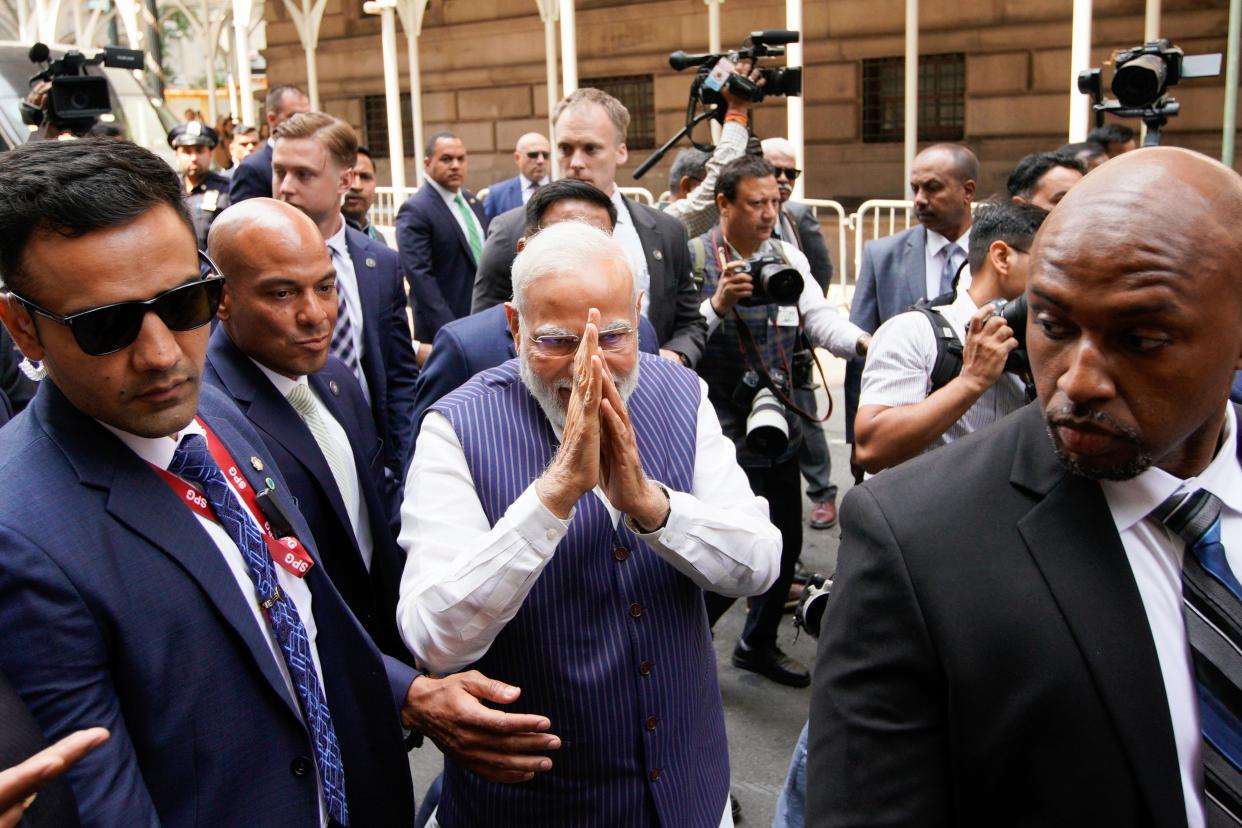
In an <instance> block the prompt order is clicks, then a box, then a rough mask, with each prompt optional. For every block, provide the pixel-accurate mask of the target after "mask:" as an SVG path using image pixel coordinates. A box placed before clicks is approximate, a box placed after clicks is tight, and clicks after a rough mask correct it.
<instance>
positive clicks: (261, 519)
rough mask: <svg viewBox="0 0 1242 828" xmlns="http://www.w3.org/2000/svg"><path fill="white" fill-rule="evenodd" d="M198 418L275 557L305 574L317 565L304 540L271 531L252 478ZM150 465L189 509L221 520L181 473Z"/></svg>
mask: <svg viewBox="0 0 1242 828" xmlns="http://www.w3.org/2000/svg"><path fill="white" fill-rule="evenodd" d="M195 422H197V423H198V424H199V426H201V427H202V429H203V433H204V435H205V436H206V439H207V448H208V449H209V450H210V451H211V456H212V458H213V459H214V460H215V461H216V465H217V466H219V467H220V469H221V471H223V472H224V476H225V477H227V478H228V479H229V480H230V481H231V482H232V484H233V489H234V491H236V492H237V493H238V494H239V495H240V496H241V499H242V502H243V503H245V504H246V509H247V510H249V512H250V514H251V515H253V516H254V519H255V520H256V521H257V522H258V524H259V526H261V527H262V529H263V540H264V542H266V543H267V549H268V552H270V553H271V556H272V560H273V561H275V562H276V563H277V564H279V565H280V566H281V567H282V568H283V569H284V570H285V571H287V572H288V573H289V574H290V575H293V576H294V577H295V578H301V577H303V576H304V575H306V573H307V572H309V571H310V569H311V567H312V566H314V565H315V561H314V559H313V558H311V556H310V555H309V554H308V553H307V551H306V548H305V547H304V546H302V544H301V542H300V541H298V539H297V538H295V537H293V536H292V535H289V536H288V537H283V538H277V537H275V536H274V535H273V534H272V526H271V524H270V523H269V522H268V520H267V517H266V516H265V515H264V514H263V510H262V509H261V508H259V502H258V500H257V499H256V498H255V494H254V487H253V486H251V485H250V481H249V480H247V479H246V477H245V475H243V474H242V473H241V471H240V470H239V469H238V467H237V463H236V462H234V460H233V456H232V455H230V454H229V450H228V449H226V448H225V447H224V444H223V443H221V442H220V438H218V437H216V435H215V433H213V432H212V430H211V429H210V428H208V427H207V424H206V423H204V422H203V421H202V420H201V419H199V418H197V417H196V418H195ZM151 468H153V469H155V471H156V473H157V474H159V476H160V477H161V478H162V479H163V480H164V482H165V483H167V484H168V485H169V487H170V488H171V489H172V490H173V492H174V493H175V494H176V495H177V497H179V498H181V501H182V502H183V503H185V505H186V506H188V507H189V509H190V511H192V512H194V514H196V515H199V516H200V517H204V518H206V519H207V520H210V521H213V522H215V523H219V522H220V518H219V517H217V516H216V512H215V510H214V509H212V508H211V504H210V503H208V502H207V498H206V497H205V496H204V495H203V493H202V492H200V491H199V490H198V489H196V488H194V487H193V486H191V485H190V484H189V483H187V482H185V481H184V480H182V479H181V478H180V477H177V476H176V475H173V474H171V473H169V472H168V471H167V470H166V469H161V468H159V467H158V466H155V465H152V466H151Z"/></svg>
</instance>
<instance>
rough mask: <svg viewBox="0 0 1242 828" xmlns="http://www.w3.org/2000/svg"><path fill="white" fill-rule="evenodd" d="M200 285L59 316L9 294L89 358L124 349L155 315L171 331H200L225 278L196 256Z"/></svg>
mask: <svg viewBox="0 0 1242 828" xmlns="http://www.w3.org/2000/svg"><path fill="white" fill-rule="evenodd" d="M198 255H199V260H200V275H201V276H202V277H203V278H202V280H201V281H198V282H191V283H190V284H188V285H181V286H180V287H175V288H173V289H172V290H166V291H164V292H163V293H161V294H159V295H158V296H155V297H153V298H151V299H146V300H143V301H134V302H118V303H116V304H115V305H104V306H103V307H99V308H91V309H90V310H84V311H81V312H79V313H74V314H70V315H69V316H61V315H60V314H57V313H52V312H51V311H50V310H48V309H47V308H42V307H39V306H38V305H36V304H35V303H34V302H31V301H30V300H29V299H25V298H23V297H21V296H18V295H17V294H16V293H13V292H12V291H9V295H11V296H12V297H13V298H14V299H16V300H17V301H18V302H21V303H22V304H23V305H25V306H26V308H27V309H28V310H29V311H30V312H31V313H36V314H38V315H39V316H43V317H46V318H48V319H50V320H52V321H53V322H56V323H57V324H60V325H64V326H65V327H66V328H68V329H69V330H71V331H72V332H73V338H74V340H76V341H77V343H78V347H79V348H81V349H82V352H83V353H85V354H87V355H88V356H106V355H108V354H114V353H116V352H117V351H119V350H121V349H123V348H127V347H129V346H130V345H132V344H133V342H134V340H136V339H137V338H138V334H139V333H140V332H141V331H142V322H143V320H144V319H145V318H146V316H147V314H148V313H154V314H155V315H156V316H158V317H159V318H160V321H162V322H163V323H164V324H165V325H166V326H167V327H168V329H169V330H170V331H192V330H194V329H195V328H201V327H202V326H203V325H206V324H207V323H208V322H210V321H211V320H212V317H214V316H215V315H216V309H217V308H218V307H219V306H220V293H221V291H222V290H223V289H224V278H223V277H222V276H220V272H219V270H218V269H217V268H216V266H215V264H213V263H212V261H211V259H208V258H207V255H206V254H205V253H202V252H201V251H200V252H199V254H198Z"/></svg>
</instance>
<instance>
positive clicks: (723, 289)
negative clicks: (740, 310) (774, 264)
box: [711, 254, 755, 317]
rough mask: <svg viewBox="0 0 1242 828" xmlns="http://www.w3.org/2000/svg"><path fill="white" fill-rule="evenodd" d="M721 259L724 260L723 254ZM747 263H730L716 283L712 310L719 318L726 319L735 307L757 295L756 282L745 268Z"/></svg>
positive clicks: (738, 261) (740, 261)
mask: <svg viewBox="0 0 1242 828" xmlns="http://www.w3.org/2000/svg"><path fill="white" fill-rule="evenodd" d="M720 258H721V259H723V258H724V255H723V254H722V255H721V257H720ZM745 267H746V262H744V261H742V260H740V259H737V260H734V261H732V262H728V263H726V264H725V266H724V270H723V271H722V272H721V274H720V281H719V282H717V283H716V292H715V293H714V294H712V298H711V303H712V310H714V311H715V312H716V315H717V316H720V317H724V316H726V315H727V314H728V313H729V311H731V310H732V309H733V306H734V305H736V304H737V303H738V302H740V301H742V300H743V299H749V298H750V297H751V296H753V295H754V293H755V282H754V280H753V279H752V278H751V276H750V273H749V272H748V271H746V270H744V268H745Z"/></svg>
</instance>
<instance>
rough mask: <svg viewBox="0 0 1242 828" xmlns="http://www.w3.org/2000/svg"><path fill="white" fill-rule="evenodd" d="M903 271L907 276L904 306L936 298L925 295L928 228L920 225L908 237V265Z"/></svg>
mask: <svg viewBox="0 0 1242 828" xmlns="http://www.w3.org/2000/svg"><path fill="white" fill-rule="evenodd" d="M901 272H902V274H903V275H904V276H905V278H904V279H903V280H902V286H903V287H904V288H905V290H906V296H904V297H903V301H902V303H901V307H902V308H908V307H910V306H911V305H913V304H914V303H915V302H918V301H919V300H921V299H931V298H934V297H930V296H925V295H924V294H926V293H927V228H925V227H923V226H921V225H920V226H919V227H917V228H916V229H915V232H913V233H911V234H910V235H909V238H907V239H906V266H905V267H903V268H902V269H901Z"/></svg>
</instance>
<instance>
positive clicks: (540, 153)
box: [526, 150, 552, 161]
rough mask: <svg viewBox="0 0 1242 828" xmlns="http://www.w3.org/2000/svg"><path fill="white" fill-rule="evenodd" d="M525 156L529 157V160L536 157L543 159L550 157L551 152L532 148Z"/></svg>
mask: <svg viewBox="0 0 1242 828" xmlns="http://www.w3.org/2000/svg"><path fill="white" fill-rule="evenodd" d="M526 157H527V158H529V159H530V160H531V161H534V160H535V159H536V158H544V159H547V158H551V157H552V153H550V152H545V151H543V150H534V151H533V152H528V153H526Z"/></svg>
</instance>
